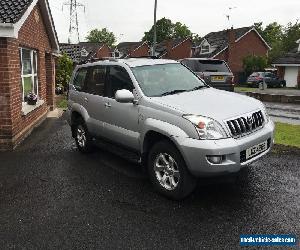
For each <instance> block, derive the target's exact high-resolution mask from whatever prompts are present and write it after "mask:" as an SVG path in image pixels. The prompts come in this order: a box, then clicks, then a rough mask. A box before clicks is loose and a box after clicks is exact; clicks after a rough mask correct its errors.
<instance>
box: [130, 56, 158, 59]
mask: <svg viewBox="0 0 300 250" xmlns="http://www.w3.org/2000/svg"><path fill="white" fill-rule="evenodd" d="M129 58H147V59H159V58H158V57H157V56H128V57H126V59H129Z"/></svg>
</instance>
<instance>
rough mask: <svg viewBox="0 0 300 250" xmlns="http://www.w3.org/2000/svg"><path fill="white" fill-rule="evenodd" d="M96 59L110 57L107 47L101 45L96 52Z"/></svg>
mask: <svg viewBox="0 0 300 250" xmlns="http://www.w3.org/2000/svg"><path fill="white" fill-rule="evenodd" d="M96 56H97V58H103V57H110V56H111V54H110V48H109V47H108V46H107V45H103V46H102V47H101V48H100V49H99V50H98V52H97V55H96Z"/></svg>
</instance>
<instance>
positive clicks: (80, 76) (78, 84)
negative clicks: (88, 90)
mask: <svg viewBox="0 0 300 250" xmlns="http://www.w3.org/2000/svg"><path fill="white" fill-rule="evenodd" d="M87 72H88V70H87V68H80V69H78V70H77V72H76V75H75V78H74V81H73V86H74V88H75V89H76V90H77V91H83V90H84V84H85V79H86V76H87Z"/></svg>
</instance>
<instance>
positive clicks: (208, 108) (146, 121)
mask: <svg viewBox="0 0 300 250" xmlns="http://www.w3.org/2000/svg"><path fill="white" fill-rule="evenodd" d="M67 114H68V122H69V124H70V126H71V129H72V135H73V137H74V138H75V141H76V144H77V147H78V149H79V150H80V151H81V152H84V153H86V152H89V151H91V149H92V147H93V146H94V145H97V144H101V145H102V146H103V145H104V146H106V148H108V149H114V151H115V152H117V153H120V154H121V155H122V156H125V157H128V158H130V159H136V160H137V161H139V162H140V163H141V166H145V168H146V169H147V170H148V173H149V177H150V180H151V182H152V183H153V185H154V187H155V189H156V190H158V191H159V192H160V193H162V194H164V195H166V196H167V197H169V198H173V199H182V198H184V197H185V196H187V195H188V194H190V193H191V192H192V191H193V189H194V187H195V185H196V178H197V177H198V176H213V175H223V174H228V173H237V172H238V171H239V170H240V169H241V168H242V167H244V166H246V165H248V164H250V163H251V162H253V161H255V160H257V159H258V158H260V157H261V156H263V155H265V154H266V153H267V152H268V151H270V149H271V147H272V145H273V132H274V124H273V122H272V121H270V119H269V117H268V115H267V113H266V110H265V107H264V105H263V104H262V103H261V102H260V101H258V100H255V99H252V98H249V97H246V96H242V95H239V94H235V93H230V92H225V91H222V90H217V89H214V88H211V87H209V86H207V85H206V84H205V83H204V81H203V80H201V79H200V78H199V77H198V76H196V75H195V74H194V73H193V72H192V71H190V70H189V69H188V68H187V67H185V66H183V65H182V64H180V63H178V62H176V61H172V60H161V59H133V58H131V59H120V60H106V61H98V62H94V63H88V64H85V65H80V66H77V67H76V69H75V71H74V74H73V76H72V79H71V83H70V87H69V93H68V109H67ZM115 149H116V150H115Z"/></svg>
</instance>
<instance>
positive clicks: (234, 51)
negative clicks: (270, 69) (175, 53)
mask: <svg viewBox="0 0 300 250" xmlns="http://www.w3.org/2000/svg"><path fill="white" fill-rule="evenodd" d="M270 49H271V48H270V46H269V45H268V44H267V42H266V41H265V40H264V39H263V38H262V36H261V35H260V34H259V32H258V31H257V30H256V29H255V28H254V27H244V28H238V29H233V28H231V29H230V30H223V31H219V32H211V33H209V34H207V35H206V36H205V37H204V38H203V39H202V41H201V42H200V44H198V45H194V46H193V49H192V56H193V57H197V58H215V59H221V60H225V61H226V62H227V63H228V65H229V67H230V69H231V71H232V72H233V74H234V76H235V82H241V81H243V80H244V79H242V76H243V72H244V69H243V59H244V58H245V57H246V56H248V55H257V56H267V55H268V51H269V50H270Z"/></svg>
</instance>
